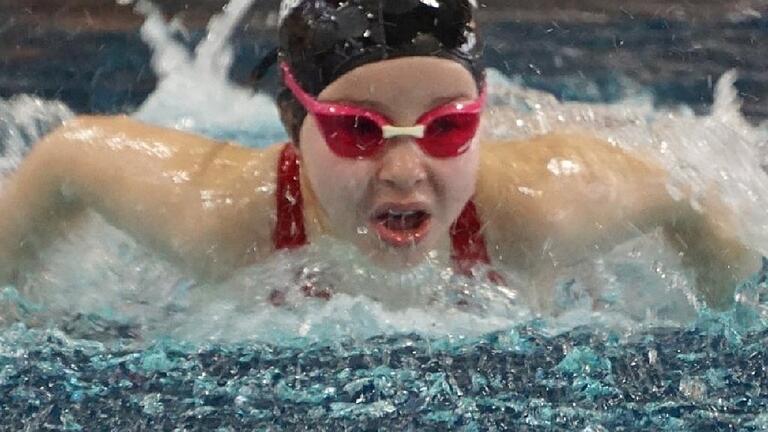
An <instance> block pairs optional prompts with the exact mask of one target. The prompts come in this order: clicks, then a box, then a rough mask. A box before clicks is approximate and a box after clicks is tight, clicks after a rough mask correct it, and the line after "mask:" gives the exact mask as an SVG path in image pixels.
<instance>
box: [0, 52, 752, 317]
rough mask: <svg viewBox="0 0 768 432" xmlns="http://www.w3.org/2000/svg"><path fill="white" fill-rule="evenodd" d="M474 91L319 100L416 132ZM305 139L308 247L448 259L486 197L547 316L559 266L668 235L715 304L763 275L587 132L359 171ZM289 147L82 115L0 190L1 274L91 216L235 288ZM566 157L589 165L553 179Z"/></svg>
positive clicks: (345, 85) (356, 93)
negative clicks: (398, 217) (391, 220)
mask: <svg viewBox="0 0 768 432" xmlns="http://www.w3.org/2000/svg"><path fill="white" fill-rule="evenodd" d="M476 96H477V89H476V86H475V83H474V81H473V80H472V78H471V75H470V74H469V73H468V72H467V71H466V70H464V69H463V68H462V67H461V66H459V65H458V64H456V63H453V62H450V61H448V60H442V59H435V58H425V57H411V58H402V59H397V60H389V61H384V62H379V63H374V64H369V65H366V66H363V67H360V68H358V69H355V70H354V71H352V72H351V73H349V74H347V75H345V76H343V77H341V78H340V79H339V80H337V81H336V82H334V83H333V84H331V85H330V86H329V87H328V88H326V89H325V90H324V91H323V93H321V94H320V95H319V96H318V99H320V100H324V101H345V102H350V103H352V102H354V103H358V104H360V105H365V106H368V107H370V108H374V109H376V110H378V111H380V112H382V113H384V114H386V115H387V116H388V117H390V118H391V119H392V120H393V121H394V122H395V124H397V125H404V126H409V125H412V124H413V123H414V121H415V120H416V119H417V118H418V117H419V115H421V114H422V113H423V112H425V111H428V110H429V109H431V108H433V107H434V106H436V105H439V104H441V103H445V102H447V101H451V100H461V99H467V100H470V99H473V98H475V97H476ZM300 141H301V144H300V153H301V157H302V166H303V168H302V176H303V179H302V189H303V193H304V197H305V222H306V226H307V230H308V235H309V239H310V241H311V240H312V239H313V238H317V237H318V236H321V235H332V236H335V237H338V238H340V239H342V240H344V241H348V242H352V243H354V244H355V245H356V246H357V247H358V249H359V250H360V251H361V253H363V254H366V255H367V256H369V257H370V258H371V260H372V261H374V262H376V263H377V264H379V265H382V266H386V267H398V266H402V265H410V264H413V263H416V262H419V261H421V260H423V259H424V258H425V255H426V254H428V253H429V252H430V251H432V250H437V251H439V252H441V253H442V255H443V256H447V252H448V239H449V237H448V228H449V226H450V224H451V222H452V221H453V220H454V219H455V218H456V217H457V216H458V214H459V212H460V211H461V208H462V207H463V206H464V204H465V203H466V201H467V200H468V199H469V198H470V197H471V196H473V195H474V200H475V203H476V204H477V206H478V209H479V211H480V216H481V219H482V221H483V222H484V224H485V225H484V233H485V235H486V240H487V242H488V246H489V253H490V254H491V256H492V258H493V260H494V262H495V264H496V265H498V266H503V267H506V268H510V269H513V270H517V271H521V272H523V273H524V274H527V275H528V276H529V277H530V280H531V283H530V284H529V286H530V290H529V292H527V293H524V294H527V296H528V297H529V299H530V300H531V302H532V303H536V304H538V305H539V306H540V307H541V308H543V309H546V307H547V305H548V300H549V298H550V291H551V288H552V284H553V279H554V277H555V276H556V275H557V270H558V269H559V268H561V267H565V266H568V265H572V264H575V263H576V262H578V261H581V260H585V259H589V258H591V257H593V256H595V254H600V253H603V252H606V251H609V250H610V249H612V248H613V247H614V246H616V245H617V244H619V243H622V242H624V241H626V240H628V239H630V238H632V237H635V236H637V235H639V234H641V233H644V232H648V231H650V230H653V229H656V228H661V229H663V230H664V233H665V234H666V236H667V238H668V239H669V241H670V244H671V245H672V246H673V247H675V248H677V249H678V250H679V251H680V252H681V254H682V257H683V262H684V263H685V264H687V265H689V266H691V267H692V268H693V269H694V270H696V272H697V277H698V281H699V287H700V289H701V291H702V292H703V293H704V295H705V297H706V298H707V299H708V300H709V301H710V302H711V303H712V304H714V305H723V304H725V303H727V302H728V300H729V299H730V296H731V293H732V288H733V287H734V286H735V283H736V282H738V281H739V280H741V279H742V278H744V277H745V276H747V275H749V274H750V273H751V272H753V271H755V270H756V269H757V266H758V259H757V257H756V254H755V253H754V252H753V251H751V250H749V249H748V248H747V247H745V246H744V245H743V244H742V243H741V242H740V241H739V240H738V238H737V236H736V234H735V233H734V230H733V227H732V219H731V218H730V216H729V215H728V213H727V212H726V211H724V210H723V207H722V206H718V204H717V200H715V199H713V200H711V202H710V203H709V204H707V203H705V207H706V209H705V211H704V212H697V211H694V210H693V209H691V208H690V207H689V206H688V205H687V200H681V201H676V200H673V199H672V198H671V197H670V196H669V195H668V193H667V189H666V178H667V173H666V172H664V170H663V169H661V168H660V167H659V166H657V165H656V164H654V163H653V162H652V161H651V159H648V158H644V157H643V156H642V155H636V154H628V153H625V152H624V151H622V150H621V149H618V148H616V147H614V146H612V145H610V144H608V143H606V142H604V141H601V140H598V139H596V138H593V137H591V136H588V135H576V134H568V135H565V134H558V135H547V136H541V137H535V138H531V139H529V140H523V141H514V142H513V141H503V142H483V143H480V142H479V140H475V142H473V144H472V146H471V147H470V149H469V150H468V151H467V152H466V153H465V154H463V155H461V156H459V157H456V158H451V159H434V158H431V157H429V156H427V155H425V154H424V153H423V152H422V151H421V149H420V148H419V147H418V145H417V144H416V143H415V142H413V141H412V139H410V138H403V137H401V138H396V139H393V140H391V141H390V142H388V143H387V145H386V146H385V148H384V149H383V151H382V152H381V153H380V154H378V155H377V156H376V157H375V158H372V159H369V160H363V161H359V160H349V159H342V158H339V157H338V156H336V155H335V154H333V153H332V152H331V151H330V150H329V149H328V147H327V145H326V144H325V142H324V140H323V138H322V136H321V134H320V132H319V130H318V129H317V126H316V124H315V123H314V121H313V120H312V118H311V117H308V119H307V120H306V121H305V122H304V125H303V127H302V130H301V137H300ZM281 147H282V145H281V144H276V145H274V146H271V147H268V148H266V149H249V148H245V147H241V146H239V145H236V144H233V143H222V142H217V141H213V140H210V139H207V138H203V137H200V136H196V135H191V134H187V133H183V132H179V131H175V130H170V129H164V128H159V127H155V126H150V125H146V124H142V123H139V122H137V121H135V120H132V119H130V118H128V117H125V116H117V117H79V118H76V119H73V120H71V121H69V122H67V123H66V124H64V125H63V126H62V127H60V128H59V129H58V130H56V131H54V132H53V133H51V134H50V135H48V136H47V137H46V138H44V139H43V140H42V141H41V142H39V143H38V144H37V145H36V146H35V148H34V150H33V151H32V152H31V154H30V155H29V156H28V157H27V159H26V160H25V161H24V163H23V164H22V165H21V166H20V167H19V170H18V171H17V173H16V174H15V175H14V176H13V177H12V178H11V179H10V181H9V182H8V184H7V185H6V187H5V188H4V190H3V194H2V196H0V214H3V215H5V216H4V217H3V218H2V219H0V277H2V278H3V279H5V280H11V279H12V278H13V277H14V275H15V274H18V273H19V272H23V271H25V269H26V268H27V267H28V266H30V265H34V263H35V256H36V254H37V253H38V252H39V251H40V250H42V249H43V248H44V247H45V246H46V245H47V244H49V243H50V242H51V241H53V240H54V239H55V238H57V237H58V236H59V235H61V234H62V232H64V231H67V230H69V229H71V228H72V227H73V226H74V225H76V224H78V223H79V221H80V219H81V216H82V215H83V214H84V211H85V210H87V209H90V210H94V211H96V212H98V213H99V214H101V215H102V216H103V217H104V218H105V219H106V220H107V221H108V222H109V223H111V224H113V225H114V226H116V227H118V228H120V229H122V230H124V231H126V232H127V233H129V234H131V235H132V236H134V237H135V238H136V239H137V240H139V241H141V242H143V243H144V244H146V245H148V246H149V247H151V248H154V249H156V250H158V251H160V252H162V253H163V254H164V255H165V256H167V257H168V258H169V259H170V260H172V261H174V262H175V263H176V264H178V265H179V266H181V267H183V268H185V269H187V270H188V271H189V272H190V273H192V274H194V275H196V276H197V277H199V278H201V279H206V280H216V279H222V278H226V277H227V275H229V274H230V273H231V272H232V271H233V270H234V269H236V268H238V267H242V266H246V265H250V264H253V263H255V262H258V261H259V260H261V259H264V258H265V257H267V256H268V255H269V254H271V253H272V252H273V246H272V241H271V236H272V227H273V226H274V221H275V197H274V181H275V171H276V163H277V158H278V154H279V152H280V149H281ZM553 160H566V161H569V163H571V164H572V165H571V166H578V169H575V170H568V171H567V172H566V171H563V172H561V173H559V175H558V174H555V173H553V172H552V170H551V169H550V168H551V167H550V166H549V165H550V163H551V161H553ZM413 203H416V204H417V205H418V206H420V208H423V209H424V210H426V211H427V212H428V213H429V215H430V221H429V222H430V224H429V226H428V230H427V234H426V235H425V237H424V238H423V239H422V240H421V241H419V242H418V243H417V244H415V245H412V246H411V245H409V246H408V247H398V246H395V245H392V244H388V243H387V242H386V241H384V242H382V241H380V239H379V238H378V236H377V234H376V232H375V230H372V229H370V228H371V227H372V226H371V222H372V221H371V219H372V215H375V214H376V212H377V211H380V210H381V209H382V208H386V207H387V206H388V205H394V206H397V205H400V204H403V205H404V204H413ZM361 228H368V229H361Z"/></svg>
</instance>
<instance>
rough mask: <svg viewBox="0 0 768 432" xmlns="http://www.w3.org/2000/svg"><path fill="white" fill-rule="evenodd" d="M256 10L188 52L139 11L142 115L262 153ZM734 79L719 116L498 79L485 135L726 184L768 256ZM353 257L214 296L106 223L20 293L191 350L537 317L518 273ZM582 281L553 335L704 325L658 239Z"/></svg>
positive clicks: (757, 148)
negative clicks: (253, 44) (559, 136)
mask: <svg viewBox="0 0 768 432" xmlns="http://www.w3.org/2000/svg"><path fill="white" fill-rule="evenodd" d="M248 4H249V2H248V1H246V0H242V1H241V0H238V1H234V2H233V3H231V4H230V6H229V7H228V8H227V9H226V10H225V11H224V12H223V15H222V16H220V17H218V18H216V19H214V20H212V22H211V24H210V25H209V34H208V36H207V37H206V38H204V40H203V42H201V44H200V45H199V46H198V47H197V48H196V49H195V50H194V51H193V52H192V51H189V50H188V49H187V48H186V47H185V46H184V44H182V43H181V42H179V28H178V24H174V23H167V22H165V21H164V19H163V17H162V15H161V14H160V13H159V12H158V11H157V10H155V9H154V8H153V7H152V5H151V4H150V3H146V2H141V3H140V6H139V7H140V10H141V11H142V13H144V14H145V16H146V22H145V24H144V26H143V27H142V35H143V37H144V38H145V40H146V41H147V42H148V44H149V45H150V46H151V47H152V49H153V67H154V69H155V71H156V73H157V74H158V76H159V77H160V83H159V85H158V87H157V90H156V91H155V92H154V93H153V94H152V95H151V97H150V98H149V99H148V100H147V102H146V103H145V104H144V105H143V106H142V107H141V108H140V110H139V111H138V112H137V113H136V114H135V115H136V117H138V118H140V119H143V120H146V121H151V122H154V123H158V124H162V125H166V126H170V127H176V128H180V129H186V130H193V131H201V132H205V133H209V134H214V135H216V136H222V135H224V136H227V135H238V134H245V135H248V136H253V137H256V140H255V142H256V143H258V144H262V143H268V142H270V140H271V137H273V136H274V135H275V134H278V133H280V134H281V133H282V128H281V125H280V122H279V119H278V116H277V112H276V109H275V107H274V104H273V102H272V101H271V100H269V99H268V98H267V97H265V96H263V95H259V94H254V93H252V92H251V91H250V90H248V89H243V88H240V87H238V86H236V85H234V84H232V83H231V82H229V81H228V79H227V73H228V69H229V67H230V66H231V61H232V52H231V48H230V47H229V46H228V44H227V38H228V37H229V36H230V34H231V32H232V30H233V29H234V28H235V26H236V25H237V22H238V21H239V20H240V19H241V17H242V14H243V11H244V10H245V9H246V8H247V5H248ZM733 80H734V75H733V74H727V75H726V76H724V77H723V78H722V79H721V81H720V82H719V83H718V85H717V87H716V94H715V104H714V106H713V110H712V113H711V114H710V115H707V116H695V115H694V114H693V113H692V112H691V110H689V109H686V108H685V107H681V108H679V109H676V110H669V109H657V108H655V107H654V106H653V103H652V100H651V99H650V98H649V97H648V96H647V95H645V94H643V93H642V92H640V93H639V94H638V96H637V97H635V98H633V99H630V100H625V101H621V102H619V103H616V104H584V103H561V102H558V101H557V100H556V99H555V98H554V97H553V96H552V95H550V94H547V93H543V92H539V91H534V90H530V89H526V88H524V87H522V86H520V85H519V84H517V83H516V82H515V80H513V79H509V78H507V77H504V76H503V75H501V74H500V73H499V72H497V71H493V70H492V71H489V83H490V94H489V103H490V104H491V109H490V110H489V112H488V114H487V115H486V117H485V119H484V122H483V130H482V135H483V137H485V138H491V137H494V138H505V139H506V138H522V137H527V136H531V135H535V134H541V133H545V132H548V131H554V130H568V129H574V128H577V129H586V130H591V131H593V132H594V133H596V134H598V135H599V136H602V137H604V138H605V139H607V140H608V141H610V142H612V143H614V144H615V145H618V146H621V147H623V148H626V149H628V150H630V151H634V150H638V149H642V150H643V151H650V152H652V153H653V154H654V155H655V156H656V157H658V159H659V160H660V161H661V163H662V164H664V166H665V167H666V168H667V169H668V170H669V171H670V172H671V173H672V175H673V182H672V184H671V185H670V187H671V188H674V187H676V186H679V185H682V184H686V185H693V187H694V189H695V191H697V192H698V193H699V196H700V195H701V194H703V193H705V192H706V191H707V190H708V189H709V188H710V187H711V186H712V185H714V186H715V188H716V189H717V190H718V191H719V192H720V193H721V195H722V196H723V198H724V199H725V201H726V203H727V205H728V206H730V207H731V208H732V209H733V210H734V211H735V212H736V214H738V217H739V222H740V223H739V225H740V226H741V229H742V235H743V238H744V239H745V241H747V242H748V243H749V244H751V245H752V246H754V247H756V248H757V249H760V250H763V251H764V248H765V246H766V245H768V238H767V237H766V236H768V229H767V228H768V226H766V224H768V218H767V217H766V208H768V206H765V205H761V204H763V203H765V202H768V195H767V194H768V189H767V187H768V180H767V179H766V175H765V173H764V172H763V170H762V168H761V163H764V161H766V160H767V159H766V151H765V149H764V146H765V143H766V142H767V141H768V140H767V139H766V138H767V137H768V127H754V126H751V125H750V124H749V123H748V122H746V121H745V120H744V118H743V117H742V116H741V114H740V112H739V110H738V107H739V100H738V97H737V96H736V95H737V94H736V92H735V90H734V88H733ZM40 107H43V108H40ZM38 108H40V110H38ZM70 115H71V113H69V111H68V110H66V108H65V107H63V106H59V105H56V104H53V105H51V104H47V103H44V102H42V101H40V100H39V99H34V98H28V97H22V98H18V99H14V100H11V101H1V102H0V120H1V121H2V122H3V123H2V124H3V125H4V126H3V127H6V128H7V130H9V131H20V130H31V131H33V133H31V134H30V136H31V137H32V138H33V139H37V138H38V137H39V131H40V129H35V127H33V125H34V124H36V123H37V122H38V120H42V121H43V122H46V121H53V122H56V121H58V120H59V119H60V118H66V117H68V116H70ZM34 131H38V132H34ZM276 131H280V132H276ZM14 133H16V132H14ZM10 135H11V138H10V139H8V140H6V141H4V145H5V148H6V154H5V157H4V158H2V159H0V170H2V169H4V168H3V167H6V166H8V167H11V169H12V167H15V166H16V164H17V163H18V160H19V159H20V158H21V157H23V155H24V154H25V152H26V149H27V148H28V142H29V140H28V139H21V140H19V139H17V137H15V136H14V135H13V133H12V134H10ZM556 162H557V163H556V164H555V165H553V167H554V168H557V169H558V171H559V172H561V173H565V172H570V171H569V170H573V169H575V168H574V167H573V166H572V165H568V164H565V162H566V161H556ZM182 180H183V178H182ZM519 192H521V193H532V194H535V191H533V190H524V189H520V190H519ZM515 193H518V192H515ZM694 199H695V198H694ZM356 256H357V255H356V253H355V251H354V250H350V249H349V248H348V247H346V246H344V245H342V244H338V243H335V242H333V241H328V242H327V243H322V244H314V245H312V246H311V247H309V248H307V249H306V250H304V251H303V252H301V253H295V254H278V255H276V256H275V257H273V259H271V260H270V261H269V262H267V263H265V264H263V265H259V266H253V267H249V268H246V269H243V270H242V271H240V272H238V273H237V274H235V275H233V276H232V278H231V279H230V280H229V281H227V282H226V283H222V284H218V285H214V286H202V285H197V284H194V283H193V282H191V281H189V280H187V279H186V278H185V277H184V275H183V274H181V273H179V272H178V271H177V270H176V269H174V267H173V266H171V265H170V264H168V263H166V262H165V261H163V260H162V259H161V258H159V257H158V256H156V255H155V254H153V253H151V252H149V251H147V250H145V249H144V248H142V247H141V246H139V245H137V244H136V243H135V242H134V241H133V240H131V239H130V238H128V237H127V236H125V234H123V233H121V232H119V231H117V230H116V229H114V228H111V227H109V226H107V225H106V224H105V223H104V222H103V221H101V220H100V218H98V217H94V219H93V222H92V223H91V224H88V225H86V226H84V228H83V229H82V230H78V231H74V232H72V233H71V234H70V236H69V237H68V238H67V239H64V240H63V241H61V242H58V243H57V244H56V245H54V246H53V247H52V248H51V249H50V250H49V251H48V252H47V253H46V257H45V259H44V260H43V268H42V269H41V270H40V271H39V272H37V273H35V274H31V275H29V279H28V282H27V284H26V285H24V286H22V287H19V289H20V291H21V292H22V294H24V295H26V296H27V297H28V298H29V299H32V300H33V301H35V302H37V303H39V304H41V305H43V306H45V308H46V309H47V310H48V311H49V312H48V313H46V314H43V315H45V317H51V316H52V317H53V318H54V319H55V317H56V315H57V314H58V315H59V316H61V315H65V314H70V313H72V312H76V311H79V312H86V313H87V312H89V311H90V312H97V313H106V314H111V315H113V316H118V317H123V318H125V319H127V320H128V321H131V322H134V323H136V324H137V325H139V326H140V327H142V329H143V330H142V331H143V332H144V333H145V334H146V335H148V336H155V335H160V334H173V335H175V336H177V337H180V338H188V339H192V340H209V339H219V340H245V339H260V340H269V341H274V342H281V341H285V340H286V339H290V338H294V337H308V338H312V339H315V340H335V339H337V338H338V337H342V336H352V337H368V336H373V335H376V334H387V333H395V332H396V333H408V332H418V333H421V334H430V335H433V334H442V335H457V334H458V335H476V334H481V333H483V332H486V331H491V330H494V329H499V328H504V327H510V326H512V325H514V324H516V323H520V322H523V321H526V320H529V319H531V318H532V317H533V314H532V313H531V312H530V311H529V310H528V309H527V308H526V307H525V306H524V305H522V304H520V302H519V299H517V298H516V296H515V292H514V289H515V288H516V287H517V288H520V287H523V286H524V284H525V283H526V281H525V279H524V278H523V277H522V276H521V275H515V274H507V275H506V276H507V277H508V279H509V280H510V281H511V282H512V289H511V290H506V291H505V290H501V289H499V288H497V287H493V286H489V285H486V284H483V283H480V282H470V281H466V280H465V281H457V280H455V279H452V277H451V275H450V272H449V271H448V270H447V269H445V268H442V267H440V266H439V265H437V264H426V265H425V266H422V267H420V268H419V269H417V270H415V271H413V272H409V273H407V274H405V275H398V276H394V275H391V274H387V273H386V272H381V271H377V270H375V269H372V268H370V267H369V266H367V265H366V263H364V262H361V261H360V260H359V259H357V258H356ZM301 269H318V270H319V273H320V274H322V275H323V277H324V278H325V279H327V280H325V282H327V283H331V284H333V285H334V288H335V289H336V290H337V292H339V294H338V295H336V296H334V298H333V299H332V300H331V301H329V302H321V301H319V300H312V299H306V298H304V297H302V296H301V295H299V294H298V292H299V289H300V287H299V284H297V283H296V273H297V272H301V271H302V270H301ZM570 271H571V273H570V274H572V275H573V277H575V278H576V283H573V284H570V283H568V281H567V280H566V281H561V282H562V283H561V284H560V286H559V288H558V290H557V299H556V300H557V301H556V303H557V308H558V313H559V318H557V319H555V320H553V321H552V322H551V323H550V327H549V328H550V330H551V331H559V330H561V329H567V328H570V327H573V326H576V325H581V324H588V323H591V324H594V323H603V324H605V325H610V326H612V327H614V328H622V329H627V330H631V329H632V328H636V327H637V326H640V325H646V324H648V323H659V322H664V323H672V324H685V323H687V322H690V321H691V320H692V319H694V318H695V317H696V316H697V309H698V308H699V304H698V302H697V300H696V299H695V296H693V295H692V292H693V287H692V282H691V281H692V279H691V277H690V275H688V274H687V273H686V272H685V271H684V270H683V269H682V268H681V267H680V264H679V257H677V255H676V254H674V253H673V252H672V251H671V250H669V249H667V248H665V246H664V245H663V243H662V242H661V241H659V239H658V238H657V237H656V236H655V235H653V234H652V235H649V236H646V237H642V238H639V239H638V240H635V241H633V242H630V243H629V244H626V245H623V246H621V247H619V248H617V249H616V250H614V251H613V252H611V253H610V254H606V255H605V256H602V257H599V258H598V259H596V260H595V261H593V262H588V263H583V265H581V266H580V267H578V268H573V269H570ZM305 276H306V275H305ZM585 281H589V282H590V283H597V284H599V285H600V286H601V288H602V292H603V295H602V297H603V298H602V299H601V301H602V302H603V303H604V304H605V305H606V307H605V309H604V310H603V311H601V312H594V311H593V310H592V307H591V299H590V301H585V297H584V296H585V294H584V293H585V291H586V289H585V288H584V285H585V284H586V283H587V282H585ZM321 282H322V281H321ZM286 287H288V288H290V289H289V291H288V294H289V295H288V297H289V298H288V300H289V303H290V306H288V307H283V308H274V307H272V306H269V305H268V304H267V300H266V299H267V297H268V296H269V294H270V292H271V291H272V290H274V289H285V288H286ZM457 295H458V296H459V297H461V296H466V297H468V298H469V299H470V300H471V302H470V304H471V306H470V307H469V308H462V307H457V306H456V302H455V300H456V298H457V297H456V296H457ZM46 319H47V318H46Z"/></svg>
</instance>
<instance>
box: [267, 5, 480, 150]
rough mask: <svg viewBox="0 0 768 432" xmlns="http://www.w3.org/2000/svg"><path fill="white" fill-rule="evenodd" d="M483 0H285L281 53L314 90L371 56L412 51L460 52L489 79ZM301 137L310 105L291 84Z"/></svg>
mask: <svg viewBox="0 0 768 432" xmlns="http://www.w3.org/2000/svg"><path fill="white" fill-rule="evenodd" d="M475 9H476V4H475V0H346V1H339V0H283V3H282V5H281V11H280V20H281V21H280V30H279V44H280V45H279V49H278V59H279V60H280V61H282V62H286V63H287V64H288V65H289V66H290V68H291V69H292V71H293V74H294V77H295V78H296V80H297V81H298V82H299V84H300V85H301V87H302V88H303V89H304V90H305V91H306V92H307V93H309V94H311V95H314V96H317V95H318V94H319V93H320V92H321V91H322V90H323V89H324V88H325V87H327V86H328V85H329V84H330V83H332V82H333V81H335V80H336V79H338V78H339V77H341V76H342V75H344V74H345V73H347V72H349V71H351V70H352V69H354V68H356V67H359V66H362V65H364V64H368V63H373V62H376V61H380V60H386V59H393V58H398V57H409V56H431V57H441V58H446V59H449V60H454V61H456V62H458V63H460V64H461V65H463V66H464V67H465V68H466V69H467V70H468V71H469V72H470V73H471V74H472V76H473V77H474V78H475V81H476V82H477V85H478V89H480V88H481V87H482V86H483V84H484V82H485V66H484V64H483V63H482V51H483V44H482V41H481V40H480V37H479V36H478V34H477V29H476V24H475V20H474V12H475ZM277 102H278V107H279V109H280V116H281V119H282V121H283V124H284V125H285V128H286V130H287V131H288V133H289V134H290V136H291V139H292V140H293V142H294V143H296V144H298V138H299V130H300V128H301V124H302V122H303V121H304V117H306V114H307V113H306V111H305V110H304V108H303V107H302V106H301V104H299V102H298V101H297V100H296V99H295V98H294V97H293V95H292V94H291V92H290V91H289V90H288V89H286V88H284V87H283V88H282V89H281V91H280V93H279V94H278V99H277Z"/></svg>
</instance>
